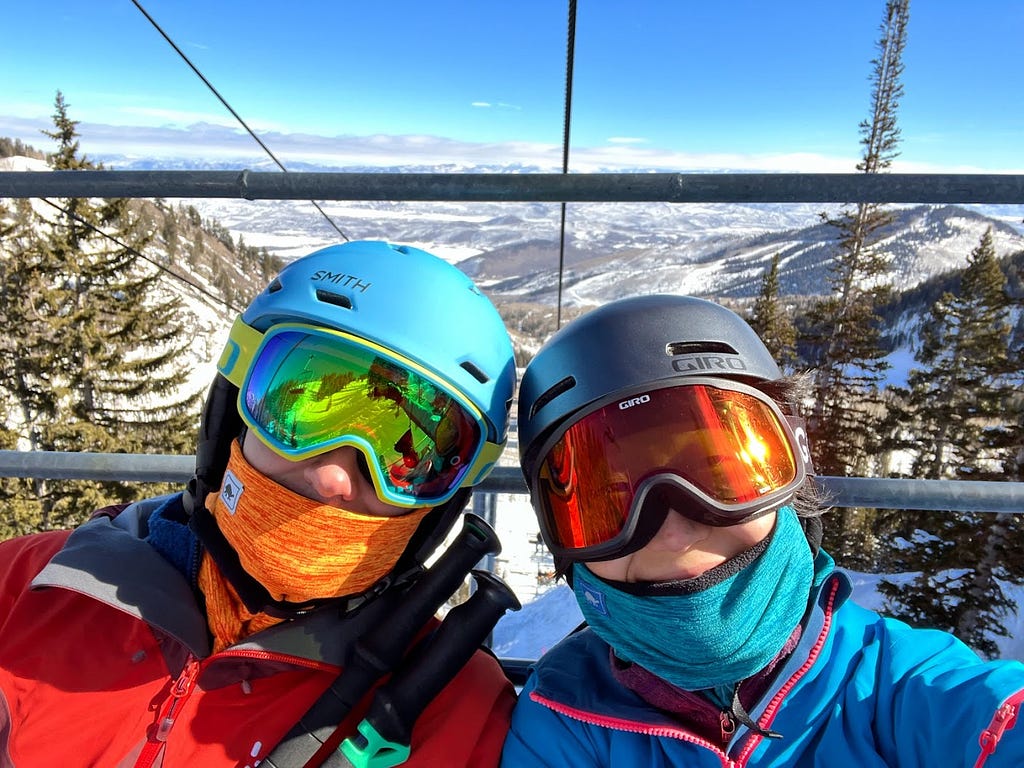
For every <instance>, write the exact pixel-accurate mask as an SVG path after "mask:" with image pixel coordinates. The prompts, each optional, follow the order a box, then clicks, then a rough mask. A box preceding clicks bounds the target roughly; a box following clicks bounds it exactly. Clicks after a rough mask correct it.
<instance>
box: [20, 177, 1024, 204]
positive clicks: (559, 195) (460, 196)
mask: <svg viewBox="0 0 1024 768" xmlns="http://www.w3.org/2000/svg"><path fill="white" fill-rule="evenodd" d="M0 197H8V198H32V197H58V198H59V197H64V198H67V197H126V198H127V197H141V198H156V197H161V198H240V199H245V200H311V199H313V200H401V201H444V200H450V201H469V202H578V203H603V202H634V203H642V202H669V203H920V204H925V203H928V204H952V203H990V204H991V203H1004V204H1024V174H900V173H577V174H561V173H524V174H513V173H469V174H466V173H277V172H252V171H248V170H242V171H91V170H90V171H0Z"/></svg>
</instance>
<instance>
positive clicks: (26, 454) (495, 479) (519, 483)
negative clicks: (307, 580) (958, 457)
mask: <svg viewBox="0 0 1024 768" xmlns="http://www.w3.org/2000/svg"><path fill="white" fill-rule="evenodd" d="M194 468H195V457H193V456H169V455H156V454H126V453H65V452H60V451H0V477H36V478H48V479H57V480H106V481H110V480H123V481H126V482H169V483H183V484H184V483H185V482H187V481H188V480H189V478H191V477H192V471H193V469H194ZM816 479H817V480H818V482H819V483H820V484H821V485H822V486H824V488H825V490H826V491H827V492H828V493H829V494H830V497H831V498H830V501H831V503H832V505H833V506H836V507H865V508H872V509H922V510H939V511H950V512H997V513H1024V483H1010V482H1006V483H1003V482H996V481H987V480H905V479H897V478H882V477H830V476H821V477H818V478H816ZM475 490H476V491H478V492H481V493H526V483H525V481H524V480H523V476H522V473H521V472H520V471H519V470H518V469H517V468H516V467H496V468H495V469H494V471H493V472H491V474H490V475H489V476H488V477H487V478H486V479H485V480H484V481H483V483H481V484H480V485H478V486H476V489H475Z"/></svg>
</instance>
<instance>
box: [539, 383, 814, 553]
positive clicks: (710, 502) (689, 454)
mask: <svg viewBox="0 0 1024 768" xmlns="http://www.w3.org/2000/svg"><path fill="white" fill-rule="evenodd" d="M791 422H793V423H792V424H791ZM539 455H540V460H539V461H538V462H537V463H536V464H535V465H534V466H535V469H534V470H533V477H531V478H530V480H531V482H530V487H531V488H532V493H533V503H534V506H535V508H536V509H537V511H538V516H539V518H540V525H541V534H542V535H543V537H544V540H545V543H546V544H547V546H548V548H549V549H550V550H551V552H552V553H553V554H555V555H561V556H564V557H568V558H570V559H572V560H602V559H611V558H613V557H618V556H620V555H623V554H626V553H628V552H631V551H635V550H636V549H638V548H639V546H643V543H646V541H643V542H641V543H640V544H639V545H636V542H635V539H637V538H638V537H640V536H641V535H644V532H643V528H644V526H642V525H641V517H643V514H644V510H645V508H651V507H655V508H657V509H658V511H659V512H660V515H661V517H660V520H664V515H665V513H666V510H667V509H668V508H671V509H674V510H675V511H677V512H679V513H681V514H683V515H686V516H687V517H690V518H692V519H694V520H697V521H699V522H702V523H706V524H709V525H715V526H727V525H736V524H737V523H740V522H743V521H745V520H748V519H750V518H752V517H755V516H757V515H758V514H761V513H764V512H767V511H770V510H772V509H774V508H777V507H779V506H781V505H782V504H784V503H786V502H787V501H788V500H789V499H791V498H792V496H793V493H794V492H795V491H796V489H797V488H798V487H799V486H800V485H801V484H802V483H803V482H804V480H805V478H806V476H807V473H808V465H809V454H808V453H807V444H806V436H805V434H804V432H803V427H802V425H801V424H800V423H799V420H798V419H794V418H792V417H787V416H786V415H784V414H783V413H782V411H781V410H780V408H779V406H778V405H777V404H776V403H775V401H773V400H772V399H771V398H770V397H769V396H768V395H766V394H765V393H763V392H760V391H759V390H757V389H754V388H753V387H749V386H746V385H744V384H741V383H739V382H734V381H730V380H727V379H710V378H702V377H694V378H688V379H683V380H680V379H675V380H672V381H669V382H665V383H664V384H663V385H661V386H655V387H654V388H650V387H649V388H647V389H643V390H640V391H635V392H625V393H622V392H620V393H617V394H616V396H615V399H613V400H608V399H605V400H602V401H599V402H598V403H596V404H595V405H594V406H593V407H591V408H589V409H587V410H585V411H583V412H582V414H577V415H574V416H573V419H572V421H571V423H569V424H568V425H567V426H564V427H561V428H559V429H557V430H556V431H555V432H554V433H553V434H552V435H551V436H550V437H549V438H548V439H547V440H546V441H545V443H544V444H543V445H542V446H541V449H540V453H539ZM657 525H658V526H659V527H660V522H658V523H657ZM654 530H656V528H655V529H654ZM638 531H639V532H638ZM651 535H653V531H651V530H650V525H648V526H647V530H646V540H650V536H651ZM631 544H632V545H633V546H631Z"/></svg>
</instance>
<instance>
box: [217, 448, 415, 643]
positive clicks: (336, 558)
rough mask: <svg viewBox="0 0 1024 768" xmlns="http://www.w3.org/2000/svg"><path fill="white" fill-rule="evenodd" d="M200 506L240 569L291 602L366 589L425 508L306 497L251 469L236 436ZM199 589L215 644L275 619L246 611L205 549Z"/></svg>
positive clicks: (388, 565) (391, 562) (398, 551)
mask: <svg viewBox="0 0 1024 768" xmlns="http://www.w3.org/2000/svg"><path fill="white" fill-rule="evenodd" d="M206 505H207V509H209V510H210V512H211V513H212V514H213V517H214V519H215V520H216V521H217V526H218V527H219V528H220V530H221V533H223V534H224V537H225V538H226V539H227V540H228V543H229V544H231V547H232V549H234V550H235V552H237V553H238V558H239V560H240V561H241V564H242V567H243V568H244V569H245V570H246V572H247V573H248V574H249V575H251V576H252V577H253V578H254V579H256V580H257V581H258V582H260V584H262V585H263V586H264V587H265V588H266V589H267V591H268V592H269V593H270V595H271V597H273V598H274V599H275V600H285V601H288V602H293V603H305V602H308V601H310V600H318V599H320V600H322V599H327V598H332V597H344V596H345V595H355V594H359V593H360V592H363V591H365V590H367V589H369V588H370V587H371V586H373V585H374V584H375V583H376V582H377V581H379V580H380V579H381V578H383V577H384V576H385V575H387V573H388V572H389V571H390V570H391V569H392V568H394V567H395V564H396V563H397V562H398V559H399V557H401V555H402V553H403V552H404V551H405V547H406V545H407V544H408V543H409V539H410V538H411V537H412V534H413V533H414V532H415V530H416V527H417V526H418V525H419V523H420V521H421V520H422V519H423V517H424V515H426V513H427V512H428V511H429V509H427V508H424V509H417V510H413V511H411V512H409V513H407V514H404V515H400V516H398V517H379V516H376V515H364V514H359V513H357V512H349V511H347V510H344V509H340V508H338V507H333V506H331V505H329V504H322V503H320V502H317V501H313V500H311V499H307V498H306V497H305V496H300V495H299V494H297V493H294V492H292V491H290V490H288V489H287V488H284V487H283V486H281V485H278V484H277V483H275V482H274V481H273V480H270V479H269V478H267V477H266V476H264V475H262V474H260V473H259V472H257V471H256V470H255V469H253V468H252V466H250V464H249V463H248V462H247V461H246V460H245V457H244V456H243V455H242V450H241V447H240V446H239V444H238V441H237V440H236V441H235V442H233V443H232V445H231V458H230V459H229V461H228V466H227V469H226V470H225V472H224V482H223V484H222V486H221V489H220V492H219V493H217V494H210V495H209V496H208V497H207V500H206ZM199 587H200V589H201V590H202V591H203V594H204V595H205V597H206V604H207V616H208V621H209V624H210V629H211V631H212V632H213V635H214V638H215V640H216V641H217V643H223V644H222V645H220V647H221V648H222V647H224V646H225V645H230V644H231V643H233V642H236V641H237V640H238V639H240V638H241V637H245V636H246V635H249V634H252V633H253V632H257V631H259V630H260V629H265V628H266V627H268V626H272V625H273V624H275V623H277V621H278V620H277V619H274V618H273V617H270V616H267V615H266V614H263V613H260V614H256V615H254V614H252V613H250V612H249V611H248V610H247V609H246V608H245V606H244V604H243V603H242V601H241V599H240V598H239V597H238V595H237V594H236V593H235V591H234V589H233V588H232V587H231V585H230V584H229V583H228V582H227V580H226V579H225V578H224V576H223V575H222V574H221V573H220V572H219V569H218V568H217V567H216V565H215V564H214V563H213V561H212V559H211V558H210V557H209V555H208V554H204V556H203V561H202V563H201V564H200V569H199ZM215 650H219V648H217V647H216V643H215Z"/></svg>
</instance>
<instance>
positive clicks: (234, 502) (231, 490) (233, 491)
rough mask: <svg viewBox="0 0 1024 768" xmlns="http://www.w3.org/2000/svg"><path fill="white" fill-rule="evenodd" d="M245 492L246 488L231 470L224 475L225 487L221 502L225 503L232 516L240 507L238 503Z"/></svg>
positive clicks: (221, 490)
mask: <svg viewBox="0 0 1024 768" xmlns="http://www.w3.org/2000/svg"><path fill="white" fill-rule="evenodd" d="M244 490H245V486H244V485H242V481H241V480H239V479H238V478H237V477H235V475H234V473H233V472H232V471H231V470H230V469H229V470H227V471H226V472H225V473H224V485H222V486H221V489H220V500H221V501H223V502H224V506H225V507H227V508H228V512H230V513H231V514H232V515H233V514H235V509H236V508H237V507H238V501H239V500H240V499H241V498H242V492H243V491H244Z"/></svg>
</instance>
